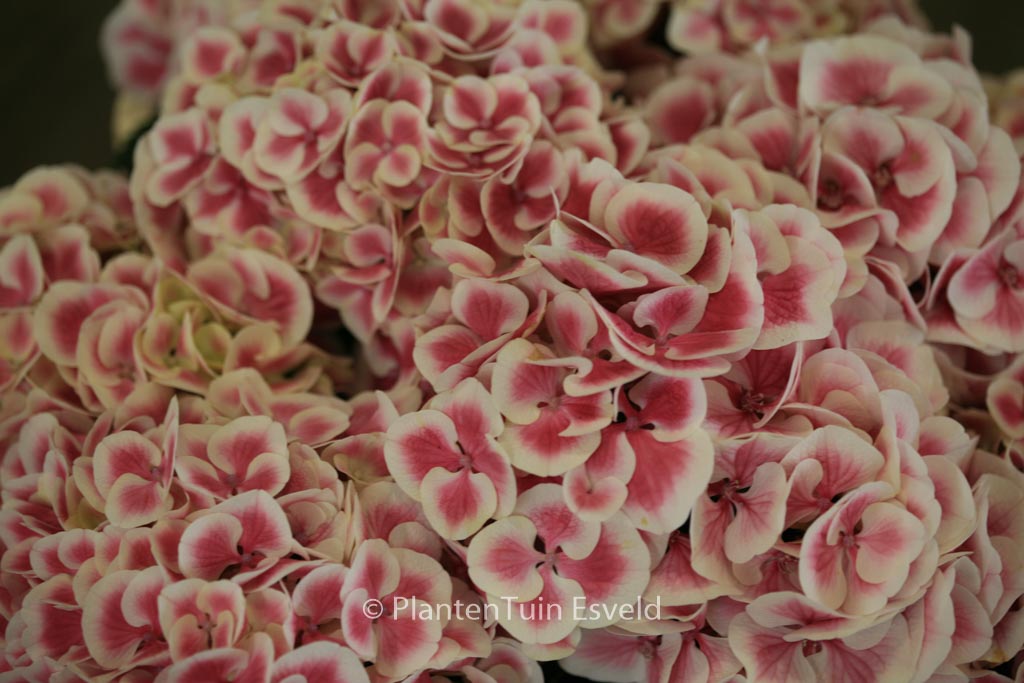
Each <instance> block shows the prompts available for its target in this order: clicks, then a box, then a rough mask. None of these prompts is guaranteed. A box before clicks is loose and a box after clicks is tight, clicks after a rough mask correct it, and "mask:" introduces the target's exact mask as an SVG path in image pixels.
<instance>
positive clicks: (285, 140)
mask: <svg viewBox="0 0 1024 683" xmlns="http://www.w3.org/2000/svg"><path fill="white" fill-rule="evenodd" d="M351 107H352V97H351V95H350V94H349V93H348V91H347V90H342V89H337V90H328V91H327V92H325V93H324V94H323V95H322V96H317V95H314V94H313V93H310V92H306V91H304V90H298V89H292V88H286V89H282V90H279V91H277V92H276V93H275V94H274V96H273V97H271V99H270V102H269V103H268V106H267V110H266V112H265V113H264V114H263V116H262V117H261V119H260V122H259V125H258V126H257V127H256V135H255V137H254V138H253V143H252V145H253V159H254V160H255V163H256V165H257V167H258V168H259V169H260V170H261V171H263V172H264V173H268V174H270V175H272V176H276V177H277V178H280V179H281V180H282V181H284V182H292V181H297V180H300V179H302V178H303V177H305V176H306V175H307V174H308V173H309V172H310V171H312V170H313V168H314V167H315V166H316V165H317V164H318V163H320V162H321V161H322V160H323V159H324V157H326V156H327V155H328V154H329V153H330V152H331V150H333V149H334V147H335V146H336V145H337V144H338V142H339V141H340V140H341V136H342V135H343V134H344V132H345V126H346V125H347V124H348V120H349V117H350V110H351Z"/></svg>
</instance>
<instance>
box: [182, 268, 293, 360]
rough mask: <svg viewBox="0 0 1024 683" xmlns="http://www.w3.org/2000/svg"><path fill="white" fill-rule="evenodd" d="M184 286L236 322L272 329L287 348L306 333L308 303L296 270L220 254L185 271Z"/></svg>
mask: <svg viewBox="0 0 1024 683" xmlns="http://www.w3.org/2000/svg"><path fill="white" fill-rule="evenodd" d="M188 280H189V282H191V283H193V284H194V285H195V287H196V289H198V290H199V291H200V292H201V293H203V294H204V295H206V296H207V297H209V299H210V302H211V303H212V304H213V305H214V306H216V307H217V308H218V309H219V310H220V311H222V312H223V313H224V314H225V315H226V316H228V317H231V318H233V319H234V320H235V321H236V322H239V323H244V322H254V321H263V322H270V323H272V324H274V325H275V326H276V327H277V329H278V331H279V333H280V334H281V338H282V341H283V342H284V343H285V344H288V345H294V344H298V343H299V342H300V341H302V340H303V339H304V338H305V336H306V333H307V332H308V331H309V327H310V324H311V323H312V318H313V301H312V297H311V296H310V292H309V285H308V284H306V282H305V280H303V279H302V277H301V276H300V275H299V273H298V272H296V270H295V269H294V268H293V267H292V266H291V265H289V264H288V263H286V262H285V261H282V260H280V259H278V258H276V257H274V256H271V255H270V254H267V253H266V252H263V251H260V250H257V249H234V248H233V249H225V250H224V251H223V252H220V253H218V254H213V255H211V256H208V257H206V258H204V259H201V260H199V261H195V262H193V263H192V264H191V265H190V266H189V270H188Z"/></svg>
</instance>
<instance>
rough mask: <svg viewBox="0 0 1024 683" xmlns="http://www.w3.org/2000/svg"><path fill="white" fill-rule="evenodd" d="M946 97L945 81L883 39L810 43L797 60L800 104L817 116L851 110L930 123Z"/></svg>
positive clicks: (948, 98)
mask: <svg viewBox="0 0 1024 683" xmlns="http://www.w3.org/2000/svg"><path fill="white" fill-rule="evenodd" d="M952 97H953V90H952V88H951V86H950V84H949V82H948V81H946V79H944V78H942V77H941V76H940V75H939V74H937V73H935V72H933V71H931V70H930V69H928V68H927V66H926V65H925V64H924V63H923V62H922V61H921V59H920V58H919V57H918V56H917V55H916V54H914V52H913V51H912V50H911V49H909V48H908V47H906V46H905V45H900V44H899V43H897V42H895V41H892V40H889V39H887V38H881V37H876V36H868V35H860V36H853V37H850V38H839V39H836V40H832V41H820V42H814V43H811V44H810V45H808V46H807V47H806V48H805V49H804V53H803V56H802V58H801V60H800V99H801V101H802V102H803V103H804V104H805V105H806V106H808V107H809V108H811V109H812V110H813V111H815V112H818V113H827V112H829V111H832V110H834V109H837V108H839V107H842V106H845V105H855V106H862V107H878V108H883V109H888V108H892V109H893V110H895V111H896V112H898V113H901V114H907V115H912V116H921V117H929V118H934V117H938V116H939V115H940V114H942V113H943V112H944V111H945V110H946V108H947V107H948V106H949V104H950V102H951V100H952Z"/></svg>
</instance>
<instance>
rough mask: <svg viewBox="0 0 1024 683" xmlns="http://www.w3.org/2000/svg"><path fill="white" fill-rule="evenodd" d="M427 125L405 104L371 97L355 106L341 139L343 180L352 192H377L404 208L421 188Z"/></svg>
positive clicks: (403, 101)
mask: <svg viewBox="0 0 1024 683" xmlns="http://www.w3.org/2000/svg"><path fill="white" fill-rule="evenodd" d="M426 143H427V121H426V117H425V116H424V114H423V112H422V111H420V110H419V109H418V108H417V107H416V106H415V105H413V104H412V103H410V102H408V101H405V100H398V101H396V102H389V101H387V100H384V99H375V100H371V101H369V102H367V103H366V104H364V105H363V106H361V107H360V108H359V111H358V112H356V114H355V116H354V117H353V119H352V123H351V126H350V129H349V133H348V135H347V136H346V138H345V179H346V180H347V181H348V182H349V183H350V184H351V186H352V187H353V188H354V189H356V190H370V189H372V190H376V191H377V192H380V193H382V194H383V195H384V196H385V197H387V198H388V199H390V200H391V201H394V202H395V203H396V204H398V205H399V206H402V207H403V208H409V207H411V206H412V203H413V200H414V199H415V198H417V197H418V196H419V195H420V194H421V193H422V190H423V188H422V187H417V186H416V185H414V183H415V182H416V181H417V180H418V179H420V177H421V175H422V173H423V155H424V153H425V151H426Z"/></svg>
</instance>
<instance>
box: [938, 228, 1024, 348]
mask: <svg viewBox="0 0 1024 683" xmlns="http://www.w3.org/2000/svg"><path fill="white" fill-rule="evenodd" d="M1022 292H1024V240H1020V239H1015V236H1014V235H1013V234H1012V233H1011V232H1008V231H1007V232H1004V233H1002V234H1001V235H999V236H998V237H996V238H995V239H994V240H992V241H991V242H990V243H989V244H988V245H986V246H985V247H983V248H982V249H981V250H980V251H979V252H977V253H976V254H974V255H973V256H971V257H970V258H969V259H968V260H967V261H966V262H965V263H964V264H963V266H962V267H961V268H959V269H958V270H957V271H956V273H955V274H954V275H953V277H952V279H951V280H950V281H949V290H948V293H947V297H948V299H949V303H950V305H951V307H952V309H953V314H954V316H955V318H956V322H957V324H959V325H960V327H961V328H963V330H964V331H965V332H966V333H967V334H968V335H970V336H971V337H972V338H973V339H976V340H977V341H978V342H979V343H981V344H984V345H986V346H991V347H994V348H995V349H998V350H1002V351H1010V352H1018V351H1021V350H1024V341H1022V340H1024V293H1022Z"/></svg>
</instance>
